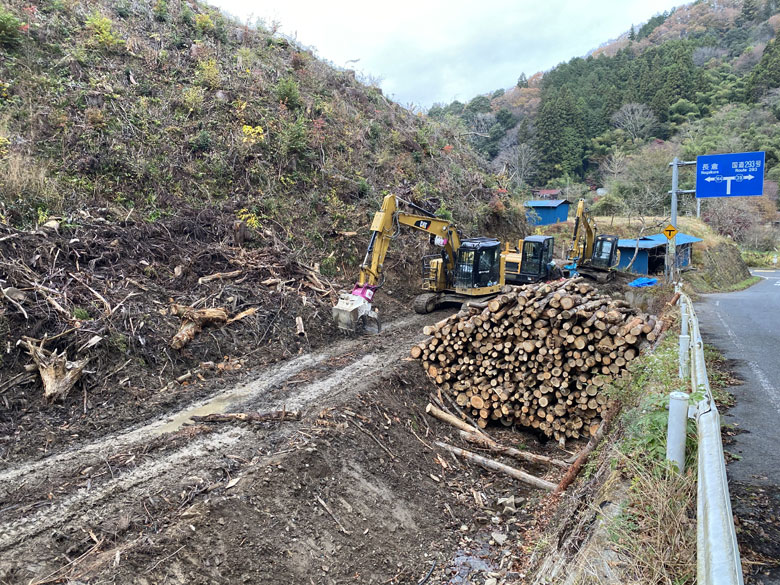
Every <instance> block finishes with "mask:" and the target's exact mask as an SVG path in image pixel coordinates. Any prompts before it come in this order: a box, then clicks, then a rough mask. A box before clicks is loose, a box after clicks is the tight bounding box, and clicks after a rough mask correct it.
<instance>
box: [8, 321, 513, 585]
mask: <svg viewBox="0 0 780 585" xmlns="http://www.w3.org/2000/svg"><path fill="white" fill-rule="evenodd" d="M437 318H441V315H429V316H426V317H420V316H416V315H415V316H410V317H405V318H403V319H400V320H398V321H396V322H394V323H391V324H389V325H388V326H387V327H386V330H385V332H383V333H382V334H381V335H380V336H377V337H370V338H368V337H361V338H357V339H351V340H346V341H344V342H342V343H338V344H335V345H333V346H330V347H329V348H327V349H325V350H324V351H320V352H317V353H311V354H305V355H301V356H298V357H296V358H294V359H291V360H289V361H286V362H282V363H279V364H277V365H275V366H273V367H270V368H267V369H265V370H264V371H260V372H256V373H253V375H252V376H251V379H250V381H247V382H245V383H243V384H240V385H238V386H235V387H230V388H225V389H223V390H221V391H218V392H216V393H214V394H213V395H211V396H210V397H208V398H206V399H204V400H199V401H196V402H193V403H191V404H188V405H187V406H186V407H185V408H181V409H178V410H176V411H173V412H169V413H167V414H166V415H165V416H163V417H157V418H154V419H153V420H144V421H139V422H138V424H135V425H133V426H131V427H128V428H126V429H123V430H121V431H119V432H114V433H111V434H109V435H107V436H103V437H101V438H99V439H96V440H90V439H89V438H88V437H85V438H84V439H83V440H76V442H75V443H74V444H72V445H70V446H68V447H67V448H64V449H62V450H61V451H59V452H53V453H50V454H48V455H47V456H45V457H43V458H39V459H35V458H32V457H30V458H28V459H27V460H26V461H18V462H15V463H13V464H12V465H10V466H9V467H8V468H6V469H5V470H3V471H2V472H0V559H2V560H0V582H2V583H9V584H10V583H48V582H56V581H62V580H68V579H70V580H77V581H80V582H88V583H241V582H263V583H291V582H297V583H380V582H384V583H390V582H411V581H414V580H416V579H419V578H421V576H423V575H424V574H425V573H426V572H427V570H428V569H430V567H431V566H432V563H433V561H434V560H438V561H439V569H437V571H445V572H446V573H447V574H448V575H450V576H451V577H452V578H453V579H454V580H452V581H450V582H452V583H458V582H462V581H458V579H459V578H460V577H458V575H460V574H461V570H462V569H463V567H464V566H465V567H466V573H468V572H470V571H472V570H473V569H474V567H472V566H471V564H470V563H471V562H472V560H473V559H472V557H471V556H470V555H468V554H465V553H463V551H461V557H462V558H461V559H460V561H458V562H457V563H455V565H452V563H451V562H450V559H453V558H455V557H456V556H457V555H456V553H457V551H458V550H459V546H460V545H461V544H462V540H463V539H462V533H461V528H464V529H465V530H466V531H469V530H472V528H469V526H470V525H472V523H471V520H472V518H473V514H472V511H473V510H471V509H470V508H473V502H474V498H476V497H477V496H476V495H473V494H472V491H473V487H466V484H467V483H468V482H466V483H463V480H464V479H468V478H470V480H471V481H473V482H477V483H478V484H480V485H481V484H482V483H485V482H484V480H483V479H482V478H481V476H480V475H479V474H478V473H476V474H475V473H473V472H472V471H469V470H467V469H465V468H461V467H460V466H459V465H458V464H457V463H456V462H454V461H451V460H450V461H441V460H439V459H438V456H436V455H435V453H434V452H433V450H432V449H431V448H430V446H429V441H431V440H432V438H430V439H426V434H428V432H429V429H428V424H429V423H428V422H426V421H425V420H424V417H423V416H421V414H420V413H421V412H422V408H423V406H424V404H425V402H426V401H427V395H428V390H427V386H426V384H427V382H426V381H425V379H424V377H423V376H422V375H421V372H420V371H419V370H420V368H419V367H418V366H417V365H416V364H412V363H411V362H407V361H403V358H404V357H405V356H406V355H407V352H408V348H409V347H410V345H411V344H412V343H414V342H416V341H417V340H418V339H420V338H421V337H422V334H421V329H422V325H423V324H425V323H429V322H433V321H435V320H436V319H437ZM283 408H284V409H287V410H300V411H302V412H303V417H302V420H301V421H300V422H284V423H266V424H261V425H246V424H241V425H235V424H231V423H220V424H217V425H202V424H201V425H192V424H189V425H185V423H187V421H188V420H189V419H190V417H191V416H192V415H194V414H195V415H198V414H208V413H213V412H225V411H231V412H248V411H269V410H276V409H283ZM410 431H411V432H410ZM439 431H440V430H439ZM439 431H437V434H438V438H441V432H439ZM448 472H449V473H450V474H452V476H453V477H457V478H458V480H455V479H450V480H447V479H446V475H447V473H448ZM487 483H488V485H487V486H482V487H481V488H480V490H479V492H480V493H482V494H483V495H482V496H480V497H482V498H484V502H482V503H483V504H488V503H489V501H490V500H491V499H494V498H492V496H490V495H485V494H492V493H494V492H495V493H496V494H498V493H500V494H502V495H508V494H509V492H510V491H511V493H512V495H516V496H517V497H518V502H520V501H522V498H524V497H526V496H527V494H526V495H523V496H522V497H521V496H520V494H517V492H516V488H515V487H513V486H511V484H509V483H507V484H502V482H501V481H498V482H492V483H491V482H487ZM492 484H495V485H492ZM442 491H445V492H446V493H447V494H449V495H450V496H454V497H450V498H441V497H439V495H440V493H441V492H442ZM461 492H462V494H461ZM475 493H476V492H475ZM464 502H465V503H467V504H469V505H468V506H466V505H464ZM494 514H495V513H491V512H486V513H485V514H483V516H485V518H484V519H485V523H488V522H489V520H488V518H489V517H491V516H493V515H494ZM495 518H496V519H497V520H498V516H495ZM464 523H465V525H464ZM493 523H494V524H495V523H496V520H493ZM521 524H522V522H521V521H520V520H519V519H517V518H514V519H513V520H512V521H509V522H507V523H505V524H502V526H503V528H501V530H503V531H504V532H505V533H506V534H512V533H513V532H512V531H517V530H518V529H519V527H520V526H521ZM464 555H465V556H464ZM474 558H476V557H474ZM448 563H449V564H450V565H452V566H450V567H448ZM477 568H479V567H477ZM483 568H484V569H487V566H485V567H483ZM466 573H463V574H464V575H465V574H466ZM442 574H444V573H442Z"/></svg>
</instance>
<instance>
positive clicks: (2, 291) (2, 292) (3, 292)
mask: <svg viewBox="0 0 780 585" xmlns="http://www.w3.org/2000/svg"><path fill="white" fill-rule="evenodd" d="M10 289H11V287H9V288H8V289H4V288H3V287H1V286H0V295H3V298H5V299H8V302H9V303H13V305H15V306H16V308H17V309H19V310H20V311H21V312H22V315H24V318H25V320H26V319H29V317H28V316H27V311H25V310H24V307H23V306H22V304H21V303H19V302H18V301H16V300H15V299H13V298H12V296H11V295H10V294H9V293H7V292H6V290H10Z"/></svg>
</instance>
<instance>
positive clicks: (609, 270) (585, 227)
mask: <svg viewBox="0 0 780 585" xmlns="http://www.w3.org/2000/svg"><path fill="white" fill-rule="evenodd" d="M566 260H567V261H568V262H569V264H566V265H565V266H564V267H563V274H564V276H566V277H574V276H577V275H581V276H584V277H586V278H590V279H592V280H596V281H598V282H607V281H608V280H612V279H613V278H615V268H616V267H617V265H618V264H619V263H620V250H619V249H618V236H607V235H603V234H597V233H596V222H595V221H594V220H593V218H592V217H591V216H590V214H589V213H588V212H587V210H586V209H585V200H584V199H580V200H579V203H578V204H577V213H576V214H575V216H574V234H573V236H572V240H571V244H570V246H569V251H568V254H567V257H566Z"/></svg>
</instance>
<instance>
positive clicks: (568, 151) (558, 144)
mask: <svg viewBox="0 0 780 585" xmlns="http://www.w3.org/2000/svg"><path fill="white" fill-rule="evenodd" d="M582 114H583V113H582V111H581V110H580V109H579V108H578V107H577V103H576V102H575V100H574V97H573V96H572V95H571V93H570V92H569V90H568V89H567V88H564V89H562V90H561V91H560V92H558V93H557V94H554V95H549V96H548V99H546V100H543V103H542V106H541V108H540V109H539V116H538V118H537V121H536V149H537V151H538V152H539V153H540V159H541V161H542V164H541V168H540V173H539V178H540V179H541V180H542V181H547V180H549V179H552V178H554V177H558V176H563V175H573V174H575V173H580V172H581V171H582V166H583V156H584V154H585V145H586V135H585V127H584V124H583V115H582Z"/></svg>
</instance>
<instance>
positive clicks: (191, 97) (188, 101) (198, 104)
mask: <svg viewBox="0 0 780 585" xmlns="http://www.w3.org/2000/svg"><path fill="white" fill-rule="evenodd" d="M205 95H206V91H205V90H204V89H203V88H202V87H188V88H187V89H185V90H184V94H183V95H182V99H183V100H184V105H185V106H187V109H188V110H189V111H190V112H198V111H200V109H201V108H202V107H203V101H204V98H205Z"/></svg>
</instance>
